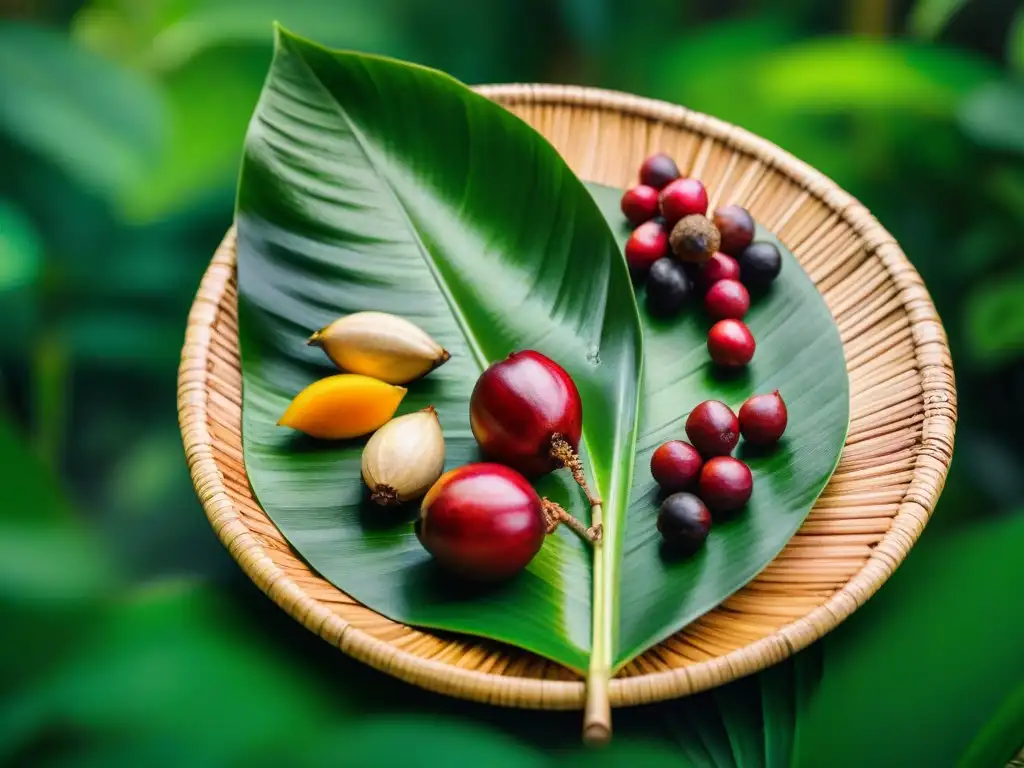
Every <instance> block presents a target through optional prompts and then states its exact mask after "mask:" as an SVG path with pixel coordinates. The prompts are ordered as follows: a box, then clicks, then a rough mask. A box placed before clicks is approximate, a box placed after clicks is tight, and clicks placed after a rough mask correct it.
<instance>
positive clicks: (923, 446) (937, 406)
mask: <svg viewBox="0 0 1024 768" xmlns="http://www.w3.org/2000/svg"><path fill="white" fill-rule="evenodd" d="M474 90H476V91H477V92H478V93H481V94H482V95H484V96H486V97H488V98H491V99H494V100H496V101H498V102H499V103H502V104H505V105H510V104H516V103H530V104H538V105H540V104H544V105H561V106H580V107H585V108H590V109H599V110H606V111H612V112H619V113H626V114H631V115H635V116H639V117H644V118H648V119H650V120H653V121H657V122H661V123H665V124H670V125H673V126H678V127H682V128H685V129H687V130H689V131H692V132H694V133H696V134H700V135H703V136H705V137H711V138H713V139H715V140H717V141H718V142H721V143H722V144H724V145H726V146H729V147H730V148H732V149H733V150H735V151H737V152H740V153H743V154H746V155H749V156H751V157H753V158H755V159H756V160H757V161H759V162H760V163H762V164H763V165H765V166H766V167H771V168H774V169H777V170H779V171H780V172H782V173H784V174H785V175H786V176H787V177H788V178H789V179H791V180H792V181H794V182H795V183H797V184H798V185H799V186H801V187H802V188H803V190H804V192H803V197H802V199H804V200H805V199H806V197H807V196H811V197H814V198H816V199H818V200H820V201H821V202H822V203H824V204H825V205H826V206H827V207H828V208H829V209H830V210H831V211H832V212H833V213H834V214H835V215H836V216H838V217H839V218H840V219H841V220H843V221H845V222H846V223H847V224H848V225H849V226H850V227H851V228H852V229H853V230H854V232H855V233H856V234H857V235H858V236H859V237H860V238H861V240H862V241H863V244H864V247H865V248H866V249H867V251H868V252H869V253H871V254H873V255H874V256H875V257H876V258H877V259H878V260H879V261H880V263H881V264H882V265H883V267H884V268H885V270H886V272H887V274H888V276H889V279H890V280H891V281H892V283H893V284H894V285H895V286H896V289H897V291H898V294H899V301H900V304H901V305H902V306H903V307H904V308H905V309H906V311H907V314H908V316H909V318H910V322H911V333H912V338H913V345H914V355H915V358H916V362H917V370H918V371H919V373H920V377H921V384H922V394H921V401H922V402H923V404H924V418H923V426H922V436H921V443H920V447H919V449H918V453H917V457H916V461H915V465H914V469H913V477H912V480H911V483H910V486H909V487H908V488H907V490H906V493H905V494H904V498H903V500H902V501H901V503H900V504H899V509H898V511H897V513H896V514H895V516H894V517H893V518H892V526H891V528H890V530H889V531H888V532H887V533H886V534H885V536H884V537H883V539H882V540H881V541H880V542H879V544H878V545H877V546H876V547H875V548H874V549H873V551H872V553H871V555H870V556H869V557H868V559H867V561H866V562H865V563H864V565H863V566H862V567H861V569H860V570H859V571H858V572H857V573H856V574H855V575H854V576H853V577H852V578H851V579H850V580H849V581H848V582H846V584H844V585H843V586H842V587H841V588H840V589H838V590H837V591H836V592H835V593H834V594H832V595H831V596H830V597H829V598H828V599H827V600H826V601H825V602H824V603H823V604H821V605H820V606H818V607H817V608H815V609H813V610H812V611H810V612H809V613H808V614H806V615H805V616H803V617H802V618H800V619H797V620H796V621H793V622H791V623H790V624H787V625H785V626H783V627H782V628H780V629H778V630H777V631H775V632H773V633H772V634H770V635H768V636H766V637H763V638H761V639H760V640H757V641H755V642H753V643H749V644H747V645H745V646H743V647H741V648H738V649H736V650H733V651H731V652H729V653H727V654H725V655H722V656H718V657H715V658H712V659H710V660H707V661H703V662H699V663H695V664H692V665H689V666H683V667H680V668H677V669H673V670H670V671H662V672H654V673H650V674H647V675H640V676H635V677H625V678H614V679H613V680H612V681H611V686H610V698H611V703H612V705H613V706H629V705H635V704H642V703H649V702H652V701H657V700H663V699H668V698H674V697H677V696H680V695H686V694H690V693H695V692H697V691H699V690H703V689H706V688H708V687H712V686H714V685H718V684H721V683H724V682H728V681H731V680H734V679H736V678H739V677H743V676H746V675H749V674H752V673H754V672H758V671H760V670H762V669H764V668H766V667H768V666H770V665H772V664H774V663H777V662H779V661H781V660H783V659H784V658H786V657H788V656H790V655H792V654H793V653H795V652H797V651H799V650H800V649H802V648H804V647H806V646H807V645H809V644H811V643H812V642H814V641H815V640H817V639H819V638H821V637H822V636H824V635H825V634H827V633H828V632H830V631H831V630H832V629H834V628H835V627H836V626H837V625H838V624H839V623H840V622H842V621H843V620H844V619H845V618H846V617H847V616H849V615H850V614H851V613H852V612H853V611H854V610H856V608H858V607H859V606H860V605H862V604H863V603H864V602H865V601H866V600H867V599H868V598H869V597H871V596H872V595H873V594H874V593H875V592H876V591H877V590H878V589H879V588H880V587H881V585H882V584H883V583H884V582H885V581H886V580H887V579H888V578H889V576H890V575H891V574H892V572H893V571H894V570H895V569H896V567H897V566H898V565H899V563H900V562H901V561H902V560H903V558H904V557H905V554H906V552H907V551H908V550H909V549H910V546H911V545H912V544H913V543H914V542H915V541H916V540H917V538H918V536H919V535H920V534H921V532H922V530H923V529H924V526H925V524H926V523H927V521H928V518H929V517H930V515H931V513H932V511H933V510H934V507H935V504H936V502H937V500H938V497H939V495H940V493H941V491H942V487H943V485H944V483H945V477H946V474H947V472H948V468H949V457H950V456H951V453H952V443H953V438H954V434H955V427H956V391H955V384H954V379H953V373H952V366H951V363H950V357H949V350H948V346H947V342H946V335H945V331H944V330H943V328H942V324H941V321H940V319H939V317H938V315H937V313H936V311H935V308H934V305H933V303H932V301H931V298H930V296H929V295H928V293H927V290H926V289H925V287H924V285H923V283H922V281H921V278H920V276H919V275H918V274H917V272H916V271H915V270H914V268H913V267H912V266H911V264H910V263H909V261H908V260H907V258H906V256H905V255H904V253H903V251H902V250H901V249H900V247H899V245H898V244H897V243H896V241H895V239H894V238H893V237H892V235H890V234H889V233H888V232H887V231H886V230H885V228H884V227H882V225H881V224H880V223H879V222H878V221H877V220H876V219H875V218H874V216H872V215H871V213H870V212H869V211H868V210H867V209H866V208H865V207H864V206H863V205H861V204H860V203H859V202H858V201H857V200H856V199H854V198H853V197H852V196H851V195H850V194H849V193H847V192H845V191H843V190H842V189H840V188H839V186H838V185H837V184H835V182H833V181H832V180H831V179H829V178H828V177H826V176H825V175H824V174H822V173H821V172H820V171H818V170H816V169H814V168H812V167H811V166H809V165H807V164H806V163H804V162H803V161H801V160H799V159H797V158H796V157H794V156H793V155H791V154H790V153H788V152H786V151H785V150H783V149H781V148H780V147H778V146H776V145H775V144H772V143H771V142H769V141H767V140H766V139H763V138H761V137H759V136H756V135H754V134H752V133H750V132H748V131H746V130H744V129H742V128H739V127H737V126H733V125H731V124H729V123H726V122H724V121H722V120H719V119H717V118H713V117H710V116H708V115H704V114H701V113H698V112H695V111H692V110H689V109H687V108H685V107H682V106H678V105H673V104H668V103H666V102H662V101H657V100H654V99H649V98H643V97H638V96H634V95H632V94H628V93H622V92H618V91H612V90H607V89H598V88H587V87H581V86H563V85H548V84H528V83H512V84H502V85H484V86H477V87H475V88H474ZM233 274H234V227H233V226H232V228H231V229H230V230H229V232H228V233H227V235H226V237H225V240H224V243H222V247H221V248H220V249H218V253H217V255H216V256H215V257H214V259H213V261H212V262H211V265H210V267H209V269H208V270H207V272H206V273H205V274H204V276H203V279H202V282H201V284H200V288H199V291H198V294H197V297H196V301H195V303H194V304H193V306H192V309H191V311H190V313H189V317H188V327H187V331H186V337H185V344H184V346H183V349H182V357H181V365H180V368H179V376H178V413H179V422H180V426H181V431H182V436H183V442H184V448H185V454H186V458H187V462H188V464H189V469H190V472H191V475H192V480H193V484H194V485H195V488H196V491H197V493H198V494H199V495H200V498H201V500H202V504H203V508H204V511H205V512H206V515H207V517H208V518H209V520H210V523H211V525H212V526H213V527H214V530H215V531H216V533H217V535H218V537H219V538H220V540H221V542H222V543H223V544H224V546H225V547H226V548H227V549H228V550H229V552H230V553H231V554H232V556H233V557H234V558H235V559H236V560H237V561H238V563H239V565H240V566H241V567H242V569H243V570H244V571H245V572H246V574H247V575H249V577H250V578H252V579H253V581H254V582H255V583H256V584H257V585H259V586H260V587H261V589H263V591H264V592H266V593H267V595H268V596H269V597H270V598H271V599H273V600H274V601H275V602H277V603H278V605H280V606H281V608H283V609H284V610H285V611H287V612H288V613H289V614H290V615H292V616H293V617H294V618H295V619H297V620H298V621H300V622H301V623H303V624H304V625H305V626H306V627H307V628H309V629H310V630H311V631H313V632H316V633H317V634H320V635H321V636H322V637H324V638H325V639H328V640H329V641H330V642H332V643H333V644H334V645H337V646H338V647H339V648H340V649H341V650H342V651H343V652H345V653H346V654H348V655H350V656H352V657H354V658H356V659H358V660H359V661H362V662H364V663H367V664H369V665H371V666H373V667H375V668H377V669H379V670H381V671H384V672H387V673H388V674H391V675H393V676H396V677H398V678H400V679H403V680H406V681H408V682H412V683H415V684H417V685H420V686H421V687H424V688H427V689H430V690H433V691H436V692H439V693H445V694H450V695H456V696H459V697H461V698H467V699H471V700H477V701H484V702H487V703H491V704H498V705H510V706H521V707H533V708H558V709H577V708H582V706H583V703H584V698H585V690H584V683H583V681H582V680H578V681H563V680H542V679H535V678H524V677H513V676H503V675H492V674H489V673H486V672H479V671H475V670H469V669H461V668H459V667H456V666H453V665H450V664H447V663H444V662H439V661H434V660H429V659H424V658H421V657H419V656H417V655H415V654H412V653H409V652H408V651H404V650H401V649H398V648H396V647H394V646H392V645H390V644H389V643H387V642H386V641H384V640H380V639H378V638H376V637H374V636H372V635H370V634H369V633H367V632H365V631H363V630H360V629H359V628H357V627H354V626H352V625H351V624H349V623H348V622H347V621H346V620H345V619H343V618H342V617H340V616H338V615H337V614H336V613H334V612H332V611H331V610H330V609H329V608H328V607H327V606H326V605H325V604H323V603H321V602H319V601H317V600H316V599H314V598H312V597H309V596H308V595H306V594H305V592H304V590H303V589H302V588H301V587H300V586H299V585H297V584H296V583H295V581H294V580H293V579H291V578H290V577H289V576H288V575H287V574H286V572H285V571H284V570H283V569H282V568H280V567H279V566H278V565H277V564H275V563H274V562H273V561H272V560H271V558H270V556H269V555H268V554H267V553H266V552H265V551H264V548H263V546H262V545H261V544H260V543H259V542H258V541H257V540H256V538H255V537H254V536H252V534H251V533H250V531H249V528H248V527H247V526H246V524H245V523H244V522H243V521H242V520H241V515H240V513H239V511H238V510H237V508H235V506H234V504H233V502H232V501H231V499H230V498H229V496H228V495H227V492H226V487H225V483H224V477H223V475H222V473H221V471H220V469H219V468H218V466H217V464H216V461H215V459H214V454H213V448H212V444H213V442H214V441H213V437H212V436H211V434H210V430H209V427H208V426H207V422H206V411H207V408H206V398H205V390H206V369H207V357H208V352H209V339H210V336H211V329H212V325H213V323H214V320H215V318H216V316H217V310H218V304H219V298H220V297H221V296H222V295H223V293H224V291H225V289H226V287H227V285H228V283H229V282H230V280H231V278H232V276H233ZM211 294H212V295H215V296H216V297H217V299H218V300H216V301H214V300H212V299H211V298H210V297H209V296H210V295H211ZM887 543H888V544H890V545H891V546H887ZM698 672H699V673H700V674H698ZM695 680H699V681H701V682H698V683H695ZM706 681H712V682H710V683H708V682H706Z"/></svg>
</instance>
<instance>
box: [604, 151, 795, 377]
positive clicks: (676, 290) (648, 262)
mask: <svg viewBox="0 0 1024 768" xmlns="http://www.w3.org/2000/svg"><path fill="white" fill-rule="evenodd" d="M708 205H709V201H708V192H707V189H705V187H704V184H703V183H701V181H700V180H699V179H693V178H684V177H682V175H681V174H680V172H679V168H678V166H677V165H676V163H675V161H674V160H673V159H672V158H671V157H669V156H668V155H666V154H664V153H659V154H656V155H652V156H651V157H649V158H647V159H646V160H645V161H644V162H643V165H641V166H640V184H639V185H637V186H635V187H631V188H630V189H628V190H626V193H625V194H624V195H623V196H622V212H623V214H625V216H626V218H627V219H628V220H629V221H630V223H631V224H633V225H634V226H635V227H636V229H634V230H633V233H632V234H631V235H630V237H629V240H628V241H627V242H626V262H627V263H628V264H629V269H630V272H631V274H632V275H633V278H634V280H636V281H637V282H640V281H643V282H644V284H645V289H646V293H647V306H648V309H649V310H650V311H651V313H652V314H654V315H656V316H659V317H667V316H672V315H675V314H677V313H678V312H679V311H680V310H681V309H682V308H683V306H685V304H686V303H687V301H688V299H689V298H690V296H691V295H692V294H693V293H694V291H695V288H696V289H700V290H702V291H703V292H704V309H705V311H706V312H707V314H708V316H709V317H710V318H711V319H712V320H714V321H715V324H714V325H712V326H711V329H710V330H709V331H708V352H709V354H710V355H711V359H712V361H713V362H714V363H715V364H716V365H721V366H726V367H740V366H744V365H746V364H747V363H749V362H750V360H751V359H752V358H753V357H754V349H755V346H756V345H755V342H754V336H753V334H752V333H751V332H750V329H749V328H748V327H747V325H746V324H745V323H744V322H743V318H744V316H745V315H746V314H747V310H749V309H750V292H751V291H756V290H763V289H765V288H767V287H768V286H769V285H770V284H771V283H772V281H774V280H775V278H776V277H778V275H779V271H780V270H781V268H782V255H781V254H780V253H779V249H778V248H776V247H775V245H774V244H773V243H770V242H754V234H755V224H754V219H753V217H752V216H751V215H750V213H749V212H748V211H747V210H746V209H744V208H742V207H740V206H739V205H726V206H723V207H722V208H719V209H717V210H716V211H715V212H714V215H713V216H712V217H711V218H708V216H707V212H708Z"/></svg>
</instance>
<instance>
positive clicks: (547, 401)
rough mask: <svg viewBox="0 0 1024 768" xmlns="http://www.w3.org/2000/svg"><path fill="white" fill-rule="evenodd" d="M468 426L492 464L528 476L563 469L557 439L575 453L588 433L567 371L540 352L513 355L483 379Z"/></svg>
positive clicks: (471, 401) (474, 396)
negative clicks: (554, 449) (555, 450)
mask: <svg viewBox="0 0 1024 768" xmlns="http://www.w3.org/2000/svg"><path fill="white" fill-rule="evenodd" d="M469 424H470V427H471V428H472V430H473V436H474V437H475V438H476V440H477V442H478V443H479V444H480V449H481V450H482V451H483V454H484V456H486V457H487V458H488V459H490V460H491V461H497V462H499V463H501V464H507V465H508V466H510V467H513V468H514V469H517V470H519V471H520V472H522V473H523V474H525V475H542V474H545V473H547V472H550V471H552V470H553V469H556V468H557V467H559V466H562V462H560V461H559V460H558V459H556V458H555V457H554V456H553V455H552V444H553V442H554V439H555V437H556V436H558V437H560V438H561V439H562V440H564V441H565V442H566V443H567V444H568V446H569V448H571V449H572V451H573V452H575V451H577V450H578V449H579V444H580V435H581V434H582V432H583V403H582V402H581V401H580V393H579V391H578V390H577V389H576V384H575V383H574V382H573V380H572V378H571V377H570V376H569V374H568V373H567V372H566V370H565V369H564V368H562V366H560V365H559V364H558V363H556V362H555V361H554V360H552V359H551V358H549V357H546V356H545V355H542V354H541V353H540V352H535V351H533V350H525V351H523V352H513V353H512V354H511V355H509V356H508V357H507V358H505V359H504V360H501V361H499V362H497V363H494V364H492V365H491V366H490V367H489V368H488V369H487V370H485V371H484V372H483V373H482V374H480V378H479V379H477V382H476V386H475V387H474V388H473V394H472V396H471V397H470V399H469Z"/></svg>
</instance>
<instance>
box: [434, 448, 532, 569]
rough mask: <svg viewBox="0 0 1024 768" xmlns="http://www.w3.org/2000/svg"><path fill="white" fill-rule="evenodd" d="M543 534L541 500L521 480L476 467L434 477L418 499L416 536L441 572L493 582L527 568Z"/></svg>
mask: <svg viewBox="0 0 1024 768" xmlns="http://www.w3.org/2000/svg"><path fill="white" fill-rule="evenodd" d="M546 530H547V523H546V521H545V518H544V510H543V508H542V506H541V501H540V497H539V496H538V495H537V492H536V491H535V490H534V489H533V487H532V486H531V485H530V484H529V483H528V482H527V480H526V478H525V477H523V476H522V475H521V474H519V473H518V472H516V471H515V470H514V469H510V468H509V467H505V466H502V465H501V464H488V463H485V462H481V463H477V464H467V465H465V466H462V467H458V468H457V469H453V470H451V471H449V472H446V473H445V474H443V475H441V477H440V478H438V480H437V482H436V483H434V485H433V486H432V487H431V488H430V490H429V491H427V495H426V496H424V497H423V503H422V504H421V506H420V518H419V521H418V524H417V526H416V535H417V537H418V538H419V540H420V543H421V544H423V547H424V548H425V549H426V550H427V551H428V552H429V553H430V554H431V555H433V557H434V559H435V560H437V562H438V563H439V564H440V565H441V566H442V567H443V568H445V569H446V570H448V571H451V572H452V573H455V574H458V575H459V576H462V577H463V578H467V579H472V580H474V581H496V580H500V579H507V578H509V577H510V576H514V575H515V574H516V573H518V572H519V571H521V570H522V569H523V568H525V567H526V566H527V565H528V564H529V562H530V561H531V560H532V559H533V558H534V556H535V555H536V554H537V552H539V551H540V548H541V546H542V545H543V544H544V536H545V533H546Z"/></svg>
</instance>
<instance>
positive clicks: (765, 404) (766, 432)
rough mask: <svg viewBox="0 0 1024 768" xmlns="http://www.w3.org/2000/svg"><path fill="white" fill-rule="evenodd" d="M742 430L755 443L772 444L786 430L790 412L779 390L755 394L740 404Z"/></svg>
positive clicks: (744, 435) (748, 439) (744, 436)
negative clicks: (766, 393) (765, 393)
mask: <svg viewBox="0 0 1024 768" xmlns="http://www.w3.org/2000/svg"><path fill="white" fill-rule="evenodd" d="M739 417H740V432H741V433H742V434H743V439H744V440H747V441H749V442H750V443H751V444H753V445H772V444H774V443H777V442H778V441H779V438H780V437H782V433H783V432H785V431H786V424H787V423H788V422H789V412H788V411H787V410H786V404H785V403H784V402H783V401H782V395H780V394H779V390H777V389H776V390H775V391H774V392H772V393H771V394H770V395H754V396H753V397H751V398H750V399H748V400H747V401H746V402H745V403H744V404H743V405H741V406H740V413H739Z"/></svg>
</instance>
